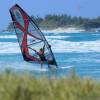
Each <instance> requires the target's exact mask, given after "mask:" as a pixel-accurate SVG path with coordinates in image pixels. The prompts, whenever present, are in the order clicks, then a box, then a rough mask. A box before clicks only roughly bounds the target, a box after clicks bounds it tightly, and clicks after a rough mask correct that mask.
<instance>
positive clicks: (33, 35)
mask: <svg viewBox="0 0 100 100" xmlns="http://www.w3.org/2000/svg"><path fill="white" fill-rule="evenodd" d="M10 14H11V17H12V21H13V25H14V28H15V32H16V35H17V39H18V42H19V46H20V48H21V52H22V55H23V58H24V60H25V61H31V62H41V57H40V56H39V54H38V52H39V50H40V49H41V48H43V50H44V57H45V61H43V62H44V63H47V64H48V65H49V66H56V67H57V63H56V60H55V57H54V54H53V52H52V50H51V47H50V45H49V43H48V42H47V40H46V38H45V36H44V34H43V33H42V32H41V30H40V29H39V27H38V25H37V24H36V22H35V21H34V20H33V19H31V17H30V16H28V14H27V13H26V12H25V11H24V10H23V9H22V8H21V7H20V6H19V5H17V4H16V5H14V6H13V7H12V8H11V9H10Z"/></svg>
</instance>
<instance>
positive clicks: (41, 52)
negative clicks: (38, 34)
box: [35, 45, 47, 68]
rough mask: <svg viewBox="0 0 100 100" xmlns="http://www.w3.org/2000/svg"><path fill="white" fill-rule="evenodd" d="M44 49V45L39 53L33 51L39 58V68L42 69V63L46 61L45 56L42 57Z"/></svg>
mask: <svg viewBox="0 0 100 100" xmlns="http://www.w3.org/2000/svg"><path fill="white" fill-rule="evenodd" d="M44 48H45V45H44V46H43V48H40V50H39V52H37V51H36V50H35V52H36V53H37V55H38V56H39V58H40V63H41V68H43V62H46V61H47V60H46V58H45V55H44Z"/></svg>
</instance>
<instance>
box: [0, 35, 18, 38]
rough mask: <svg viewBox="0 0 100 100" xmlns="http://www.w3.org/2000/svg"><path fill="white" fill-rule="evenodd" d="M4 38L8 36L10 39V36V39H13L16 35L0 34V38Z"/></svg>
mask: <svg viewBox="0 0 100 100" xmlns="http://www.w3.org/2000/svg"><path fill="white" fill-rule="evenodd" d="M6 38H9V39H10V38H11V39H15V38H16V39H17V37H16V35H4V36H3V35H1V36H0V39H6Z"/></svg>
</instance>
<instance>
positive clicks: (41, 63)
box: [41, 61, 43, 69]
mask: <svg viewBox="0 0 100 100" xmlns="http://www.w3.org/2000/svg"><path fill="white" fill-rule="evenodd" d="M42 68H43V62H42V61H41V69H42Z"/></svg>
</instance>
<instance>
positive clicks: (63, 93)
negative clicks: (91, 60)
mask: <svg viewBox="0 0 100 100" xmlns="http://www.w3.org/2000/svg"><path fill="white" fill-rule="evenodd" d="M0 100H100V82H98V81H93V80H92V79H89V78H79V77H77V76H74V74H73V75H70V76H68V77H66V78H62V79H55V78H52V79H47V78H45V77H42V78H38V79H37V78H35V77H32V76H29V75H28V74H25V75H23V76H18V75H16V74H7V73H5V74H1V75H0Z"/></svg>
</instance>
